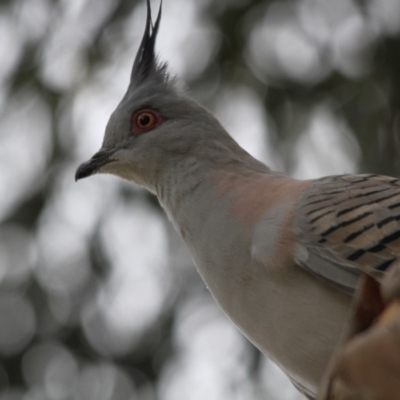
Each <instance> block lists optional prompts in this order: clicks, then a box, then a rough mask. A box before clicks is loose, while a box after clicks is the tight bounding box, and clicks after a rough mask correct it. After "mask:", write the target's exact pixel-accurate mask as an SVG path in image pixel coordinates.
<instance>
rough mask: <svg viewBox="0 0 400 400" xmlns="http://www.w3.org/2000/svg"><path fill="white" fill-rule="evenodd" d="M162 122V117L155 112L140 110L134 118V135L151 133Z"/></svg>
mask: <svg viewBox="0 0 400 400" xmlns="http://www.w3.org/2000/svg"><path fill="white" fill-rule="evenodd" d="M161 122H162V118H161V116H160V115H159V114H158V113H157V112H156V111H153V110H140V111H137V112H136V113H135V114H133V116H132V128H131V130H132V134H134V135H137V134H139V133H143V132H146V131H149V130H150V129H152V128H154V127H155V126H157V125H159V124H160V123H161Z"/></svg>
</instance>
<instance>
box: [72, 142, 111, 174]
mask: <svg viewBox="0 0 400 400" xmlns="http://www.w3.org/2000/svg"><path fill="white" fill-rule="evenodd" d="M115 152H116V149H111V150H100V151H98V152H97V153H96V154H95V155H94V156H93V157H92V158H91V159H90V160H89V161H86V162H84V163H83V164H81V165H80V166H79V167H78V169H77V170H76V172H75V181H78V180H79V179H83V178H87V177H88V176H90V175H93V174H95V173H96V172H97V171H98V170H99V168H100V167H103V166H104V165H106V164H108V163H110V162H112V161H115V160H114V159H113V158H111V156H112V155H113V154H114V153H115Z"/></svg>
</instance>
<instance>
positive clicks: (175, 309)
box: [0, 0, 400, 400]
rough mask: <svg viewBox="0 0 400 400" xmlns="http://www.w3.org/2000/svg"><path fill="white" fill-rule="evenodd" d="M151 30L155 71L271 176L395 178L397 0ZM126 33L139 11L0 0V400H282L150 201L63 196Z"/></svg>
mask: <svg viewBox="0 0 400 400" xmlns="http://www.w3.org/2000/svg"><path fill="white" fill-rule="evenodd" d="M153 6H155V7H157V6H158V4H156V5H153ZM164 15H165V17H164V20H163V21H162V29H161V32H160V38H159V39H160V40H159V41H158V48H159V49H160V52H161V54H162V56H163V57H165V55H166V54H167V55H168V57H169V58H168V57H165V58H166V59H167V61H170V65H171V69H172V70H176V72H177V73H178V74H179V75H180V77H181V78H182V79H183V80H184V81H186V84H187V86H188V91H189V93H190V94H191V95H192V96H194V97H195V98H196V99H198V100H199V101H200V102H201V103H203V104H205V105H206V106H208V107H209V108H210V109H212V110H214V111H215V112H216V114H217V115H219V116H220V117H221V118H222V122H223V123H224V124H225V125H226V126H227V128H232V132H233V133H234V136H235V138H236V139H237V140H239V142H240V143H241V144H243V145H245V146H246V145H247V146H249V148H250V149H251V148H252V146H253V147H254V146H255V147H256V148H266V151H265V152H264V153H262V152H261V153H259V154H258V155H257V156H259V157H261V158H263V159H264V160H265V161H266V162H269V163H271V164H272V166H273V167H274V168H279V169H283V170H284V171H285V172H287V173H289V174H293V175H294V176H299V177H308V176H319V175H321V174H322V173H325V172H327V173H340V172H357V171H362V172H374V173H382V174H388V175H397V176H398V175H399V174H400V158H399V150H400V111H399V110H400V6H399V3H398V1H397V0H384V1H383V0H363V1H361V0H360V1H355V0H354V1H352V0H340V1H334V2H333V1H330V0H301V1H299V0H291V1H289V0H287V1H270V0H246V1H241V0H224V1H211V0H202V1H196V0H191V1H185V0H180V1H176V0H173V1H172V0H171V1H169V0H165V1H164ZM144 19H145V9H144V1H133V0H113V1H111V0H104V1H102V2H96V1H94V0H73V1H69V0H63V1H62V0H58V1H55V0H53V1H51V0H13V1H6V0H3V1H1V2H0V35H1V37H2V42H1V43H0V59H1V60H2V61H1V63H0V85H1V91H0V110H1V111H0V112H1V119H0V165H1V167H2V168H0V171H1V172H0V193H1V196H0V218H1V220H0V357H1V358H0V399H1V400H11V399H12V400H17V399H18V400H19V399H21V400H22V399H23V400H27V399H29V400H31V399H41V400H43V399H51V400H58V399H82V400H91V399H96V400H99V399H100V400H103V399H104V400H108V399H118V400H124V399H171V400H176V399H197V398H199V399H203V398H208V399H210V398H221V399H222V398H248V399H250V398H254V399H256V398H257V399H258V398H265V396H267V394H268V395H269V396H270V397H269V398H274V396H277V397H276V398H281V399H283V398H292V399H294V398H295V397H294V396H295V395H294V394H293V393H292V392H283V389H282V387H280V388H279V390H280V392H279V395H278V394H276V392H274V390H277V389H276V388H275V389H274V388H273V387H272V386H271V384H270V383H268V382H267V383H265V380H267V381H268V376H269V375H268V374H266V376H265V371H266V370H268V368H269V367H268V366H267V367H265V365H264V366H263V363H264V364H265V361H264V362H263V361H261V359H260V357H259V354H258V352H257V351H256V350H255V349H254V348H252V347H251V345H249V344H248V343H247V342H246V341H245V340H244V339H243V338H242V337H241V336H240V335H239V334H238V333H237V332H236V330H235V329H234V328H233V327H232V326H231V324H230V323H229V322H228V321H226V319H225V317H223V316H222V315H221V313H220V312H219V311H218V309H217V308H216V307H215V306H214V304H213V302H212V301H211V300H210V298H209V295H208V292H207V291H206V290H205V288H204V285H203V284H202V283H201V281H200V279H199V278H198V276H197V274H196V272H195V270H194V268H193V267H192V265H191V261H190V258H189V257H188V254H187V253H186V252H185V250H184V249H183V248H182V244H181V243H180V241H179V240H178V239H177V238H176V236H175V235H174V233H173V232H172V230H171V228H170V227H169V225H168V224H167V222H166V221H165V217H164V216H163V214H162V212H161V210H160V208H159V206H158V203H157V201H156V199H155V198H154V197H153V196H151V195H149V194H145V193H143V192H142V191H141V190H139V189H138V188H136V187H134V186H133V185H128V184H126V183H123V182H119V181H116V180H115V179H114V180H113V179H111V178H102V177H100V178H93V181H92V182H91V183H86V182H84V183H82V184H81V183H80V184H79V185H75V184H74V183H73V182H72V180H73V174H74V169H75V168H76V166H77V165H78V164H79V162H81V161H84V159H85V158H88V157H90V155H91V154H90V151H92V152H94V151H95V150H97V147H98V146H99V144H100V142H101V137H102V129H104V124H105V122H106V121H107V118H108V115H109V111H112V107H115V106H116V104H117V102H118V98H119V97H121V96H122V94H123V86H124V85H126V83H127V82H126V81H127V79H128V76H129V64H130V63H131V62H132V60H133V57H134V52H135V49H136V48H137V45H138V43H139V40H140V36H141V34H142V29H143V24H144ZM169 38H170V39H169ZM162 44H165V45H166V46H165V51H163V50H164V49H163V48H162ZM174 68H175V69H174ZM106 87H107V88H106ZM255 109H257V110H259V112H258V114H257V113H254V110H255ZM253 125H254V126H259V127H260V129H261V132H263V133H262V136H261V137H259V138H258V140H259V142H257V143H256V144H254V143H252V142H254V141H255V139H254V138H256V136H254V135H253V136H251V135H250V133H249V132H250V128H251V127H252V126H253ZM97 128H98V129H99V130H98V131H97V134H95V133H94V134H93V135H92V132H96V129H97ZM247 129H248V131H247ZM235 132H236V134H235ZM88 138H89V139H88ZM321 138H322V139H321ZM92 139H93V140H92ZM260 141H264V144H262V143H261V142H260ZM96 146H97V147H96ZM263 146H264V147H263ZM335 154H339V155H340V157H339V156H338V157H336V156H335ZM331 156H332V157H333V158H331ZM318 157H320V158H318ZM335 157H336V158H335ZM312 160H314V161H312ZM141 252H143V254H142V253H141ZM127 271H129V272H127ZM135 274H136V275H135ZM129 285H131V286H129ZM214 353H215V354H216V355H214ZM273 373H275V372H273V371H272V372H270V374H273ZM270 376H272V375H270ZM270 379H271V378H270ZM285 385H287V382H286V383H285ZM285 390H290V389H285ZM274 393H275V394H274ZM285 393H286V394H287V397H284V396H285ZM279 396H280V397H279ZM290 396H291V397H290Z"/></svg>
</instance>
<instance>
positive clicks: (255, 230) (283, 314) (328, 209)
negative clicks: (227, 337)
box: [75, 0, 400, 398]
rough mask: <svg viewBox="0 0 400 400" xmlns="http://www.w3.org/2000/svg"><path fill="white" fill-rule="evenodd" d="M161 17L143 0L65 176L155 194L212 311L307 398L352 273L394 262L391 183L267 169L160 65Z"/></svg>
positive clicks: (399, 246) (346, 304) (334, 335)
mask: <svg viewBox="0 0 400 400" xmlns="http://www.w3.org/2000/svg"><path fill="white" fill-rule="evenodd" d="M160 19H161V5H160V9H159V12H158V16H157V18H156V20H155V22H154V24H153V21H152V18H151V10H150V2H149V0H147V21H146V27H145V32H144V36H143V39H142V42H141V44H140V47H139V50H138V53H137V55H136V58H135V61H134V64H133V68H132V73H131V77H130V82H129V86H128V90H127V92H126V94H125V95H124V97H123V99H122V101H121V102H120V104H119V105H118V106H117V108H116V109H115V111H114V112H113V113H112V115H111V117H110V119H109V122H108V124H107V127H106V131H105V136H104V140H103V144H102V146H101V149H100V150H99V151H98V152H97V153H96V154H95V155H94V156H93V157H92V158H91V159H90V160H89V161H87V162H85V163H83V164H82V165H80V167H79V168H78V169H77V171H76V176H75V178H76V180H78V179H82V178H85V177H88V176H90V175H93V174H95V173H108V174H113V175H116V176H118V177H121V178H123V179H126V180H129V181H131V182H134V183H136V184H139V185H141V186H142V187H144V188H145V189H147V190H149V191H150V192H152V193H154V194H156V196H157V197H158V199H159V202H160V204H161V205H162V207H163V209H164V210H165V212H166V213H167V215H168V217H169V219H170V220H171V222H172V223H173V225H174V227H175V229H176V230H177V232H178V233H179V235H180V236H181V238H182V240H183V241H184V242H185V243H186V245H187V247H188V248H189V251H190V253H191V255H192V258H193V261H194V263H195V265H196V267H197V269H198V272H199V274H200V275H201V277H202V279H203V280H204V282H205V283H206V285H207V287H208V288H209V290H210V292H211V294H212V296H213V297H214V299H215V300H216V302H217V303H218V304H219V306H220V307H221V308H222V309H223V310H224V312H225V313H226V314H227V315H228V317H229V318H230V319H231V320H232V321H233V323H234V324H235V325H236V326H237V327H238V328H239V329H240V330H241V331H242V332H243V334H244V335H245V336H246V337H247V338H248V339H249V340H250V341H251V342H252V343H254V344H255V346H257V347H258V348H259V349H260V350H261V351H262V352H263V353H264V354H265V355H267V356H268V357H269V358H271V359H272V360H273V361H274V362H276V363H277V364H278V365H279V366H280V368H281V369H282V370H283V371H284V372H285V373H286V374H287V375H288V376H289V378H290V379H291V381H292V382H293V383H294V385H295V386H296V387H297V388H298V389H299V390H300V391H301V392H302V393H303V394H305V395H306V396H307V397H308V398H315V396H316V393H317V390H318V386H319V384H320V381H321V377H322V375H323V372H324V370H325V368H326V366H327V365H328V362H329V359H330V357H331V355H332V354H333V351H334V348H335V346H336V344H337V343H338V341H339V338H340V336H341V333H342V331H343V328H344V326H345V323H346V319H347V317H348V314H349V310H350V304H351V300H352V294H353V293H354V290H355V287H356V285H357V282H358V280H359V276H360V274H361V273H362V272H366V273H368V274H371V275H373V276H375V277H377V278H378V279H379V277H380V276H382V275H383V274H384V273H385V271H386V270H387V269H388V268H389V267H390V266H391V265H392V264H393V263H395V261H397V260H398V259H399V257H400V224H399V220H400V180H399V179H396V178H391V177H386V176H378V175H340V176H329V177H325V178H322V179H316V180H304V181H301V180H296V179H292V178H290V177H288V176H285V175H284V174H282V173H277V172H274V171H272V170H270V169H269V168H268V167H267V166H266V165H264V164H262V163H261V162H259V161H257V160H256V159H254V158H253V157H252V156H251V155H250V154H248V153H247V152H246V151H245V150H243V149H242V148H241V147H240V146H239V145H238V144H237V143H236V142H235V141H234V140H233V139H232V138H231V136H230V135H229V134H228V133H227V132H226V131H225V129H224V128H223V127H222V126H221V124H220V123H219V122H218V120H217V119H216V118H215V117H214V116H213V115H212V114H211V113H210V112H209V111H208V110H207V109H205V108H204V107H202V106H201V105H199V104H198V103H197V102H195V101H194V100H192V99H190V98H189V97H188V96H187V95H186V94H184V93H182V91H181V90H180V89H179V86H178V85H177V82H176V79H175V78H174V77H171V75H170V74H169V73H168V70H167V65H166V64H165V63H160V62H159V61H158V59H157V57H156V54H155V41H156V37H157V32H158V29H159V25H160Z"/></svg>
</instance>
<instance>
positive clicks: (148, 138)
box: [75, 0, 222, 192]
mask: <svg viewBox="0 0 400 400" xmlns="http://www.w3.org/2000/svg"><path fill="white" fill-rule="evenodd" d="M160 20H161V4H160V9H159V12H158V16H157V19H156V21H155V23H154V24H153V22H152V17H151V8H150V1H149V0H147V20H146V27H145V31H144V35H143V39H142V42H141V44H140V47H139V50H138V52H137V55H136V58H135V61H134V64H133V68H132V73H131V78H130V82H129V86H128V90H127V92H126V94H125V96H124V97H123V99H122V100H121V102H120V104H119V105H118V106H117V108H116V109H115V111H114V112H113V113H112V115H111V117H110V119H109V121H108V124H107V127H106V131H105V135H104V140H103V144H102V146H101V149H100V150H99V151H98V152H97V153H96V154H95V155H94V156H93V157H92V158H91V159H90V160H89V161H87V162H85V163H83V164H82V165H80V166H79V168H78V169H77V171H76V175H75V179H76V180H78V179H82V178H85V177H88V176H90V175H93V174H95V173H110V174H113V175H117V176H119V177H121V178H125V179H128V180H130V181H133V182H135V183H138V184H139V185H142V186H144V187H146V188H147V189H149V190H150V191H153V192H154V191H155V188H154V186H155V183H156V181H157V179H158V178H159V176H160V174H162V172H163V171H165V170H166V169H167V168H168V165H169V164H171V162H175V163H176V162H177V159H178V158H179V157H180V156H186V157H187V155H188V153H190V152H191V151H192V150H193V148H194V147H195V146H196V143H198V142H199V141H204V138H205V137H206V136H207V132H211V133H210V134H209V136H210V135H211V136H212V135H215V132H216V131H218V130H220V129H222V128H221V127H220V125H219V123H218V121H217V120H216V119H215V118H214V117H213V116H212V115H211V113H209V112H208V111H207V110H206V109H205V108H203V107H202V106H200V105H199V104H198V103H196V102H195V101H193V100H191V99H190V98H189V97H188V96H186V95H185V94H184V93H183V91H182V90H181V89H180V88H179V87H178V85H177V82H176V79H175V78H173V77H171V76H170V74H169V73H168V70H167V64H166V63H160V62H159V60H158V58H157V56H156V53H155V41H156V37H157V33H158V30H159V26H160ZM199 132H200V133H199Z"/></svg>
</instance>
